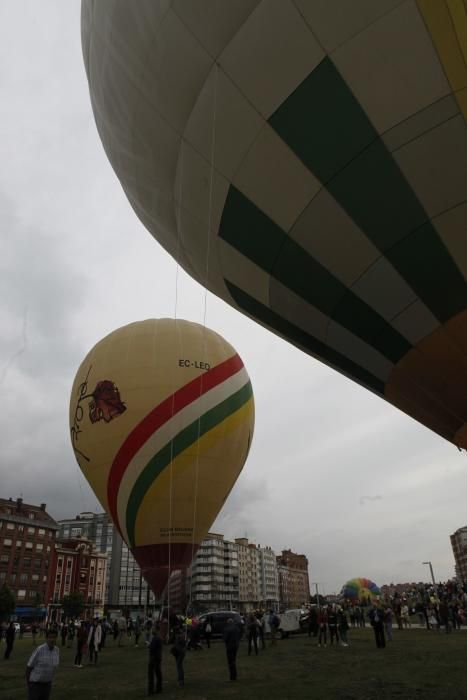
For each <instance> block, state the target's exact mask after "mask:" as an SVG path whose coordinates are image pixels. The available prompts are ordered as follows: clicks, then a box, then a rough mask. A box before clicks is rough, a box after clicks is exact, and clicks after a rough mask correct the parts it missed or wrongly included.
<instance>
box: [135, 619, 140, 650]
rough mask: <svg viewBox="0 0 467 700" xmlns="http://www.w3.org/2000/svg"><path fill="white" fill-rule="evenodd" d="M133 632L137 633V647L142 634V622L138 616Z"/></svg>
mask: <svg viewBox="0 0 467 700" xmlns="http://www.w3.org/2000/svg"><path fill="white" fill-rule="evenodd" d="M133 632H134V633H135V647H137V646H138V642H139V638H140V636H141V622H140V619H139V617H137V618H136V622H135V625H134V627H133Z"/></svg>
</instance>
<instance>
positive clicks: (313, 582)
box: [310, 581, 321, 610]
mask: <svg viewBox="0 0 467 700" xmlns="http://www.w3.org/2000/svg"><path fill="white" fill-rule="evenodd" d="M310 583H311V585H312V586H314V587H315V588H316V604H317V606H318V610H319V609H320V607H321V606H320V604H319V593H318V584H317V582H316V581H310Z"/></svg>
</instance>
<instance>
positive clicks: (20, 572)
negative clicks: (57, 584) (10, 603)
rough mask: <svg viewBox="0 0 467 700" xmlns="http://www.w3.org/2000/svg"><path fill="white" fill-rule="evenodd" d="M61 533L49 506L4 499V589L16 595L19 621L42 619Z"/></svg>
mask: <svg viewBox="0 0 467 700" xmlns="http://www.w3.org/2000/svg"><path fill="white" fill-rule="evenodd" d="M57 531H58V525H57V523H56V522H55V520H54V519H53V518H52V517H51V516H50V515H49V514H48V513H47V511H46V504H45V503H41V505H40V506H36V505H31V504H29V503H24V502H23V499H22V498H17V499H16V500H13V499H12V498H9V499H8V500H7V499H5V498H0V586H2V585H3V584H4V583H6V584H7V586H8V587H9V588H10V589H11V590H12V591H13V593H14V595H15V598H16V606H17V607H16V610H15V615H17V616H18V617H23V618H28V617H29V618H31V619H33V618H35V617H38V616H39V615H40V613H39V615H37V614H36V611H37V612H39V611H40V609H41V608H42V606H43V605H44V604H45V603H46V601H47V590H48V583H49V575H50V561H51V558H52V555H53V550H54V546H55V538H56V534H57Z"/></svg>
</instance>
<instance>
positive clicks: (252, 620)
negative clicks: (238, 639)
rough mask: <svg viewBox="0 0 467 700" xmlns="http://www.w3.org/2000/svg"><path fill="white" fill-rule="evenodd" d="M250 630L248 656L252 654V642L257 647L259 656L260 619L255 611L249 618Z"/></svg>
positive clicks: (256, 650)
mask: <svg viewBox="0 0 467 700" xmlns="http://www.w3.org/2000/svg"><path fill="white" fill-rule="evenodd" d="M246 624H247V631H248V656H251V643H252V642H253V646H254V648H255V655H256V656H258V621H257V619H256V617H255V615H254V614H253V613H250V614H249V615H248V618H247V623H246Z"/></svg>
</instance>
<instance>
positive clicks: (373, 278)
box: [352, 257, 417, 321]
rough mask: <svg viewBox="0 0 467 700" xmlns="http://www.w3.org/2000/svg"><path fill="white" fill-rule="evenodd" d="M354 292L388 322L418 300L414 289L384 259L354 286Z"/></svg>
mask: <svg viewBox="0 0 467 700" xmlns="http://www.w3.org/2000/svg"><path fill="white" fill-rule="evenodd" d="M388 289H390V290H391V293H390V294H388ZM352 291H353V292H354V293H355V294H357V296H359V297H360V299H363V301H365V302H366V303H367V304H368V306H370V307H371V308H372V309H374V310H375V311H377V312H378V313H379V315H380V316H382V317H383V318H384V319H386V321H391V320H392V319H393V318H394V317H395V316H397V315H398V314H399V313H400V312H401V311H403V310H404V309H405V308H407V306H410V304H412V303H413V302H414V301H415V300H416V299H417V295H416V294H415V292H414V291H413V289H412V288H411V287H410V286H409V285H408V284H407V282H406V281H405V280H404V279H403V278H402V277H401V275H400V274H399V273H398V272H397V270H395V269H394V267H393V266H392V265H391V263H389V262H388V261H387V260H386V258H383V257H381V258H379V259H378V260H377V261H376V262H375V263H373V265H371V267H369V268H368V270H366V271H365V272H364V273H363V275H362V276H361V277H360V278H359V279H358V280H357V281H356V282H355V284H353V285H352Z"/></svg>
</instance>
